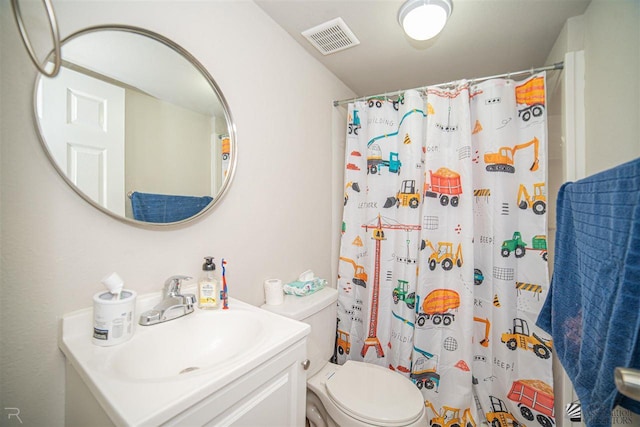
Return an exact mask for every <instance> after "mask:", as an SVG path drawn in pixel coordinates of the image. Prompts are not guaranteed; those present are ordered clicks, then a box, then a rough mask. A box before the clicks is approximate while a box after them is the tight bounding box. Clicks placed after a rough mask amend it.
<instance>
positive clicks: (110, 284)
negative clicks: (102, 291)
mask: <svg viewBox="0 0 640 427" xmlns="http://www.w3.org/2000/svg"><path fill="white" fill-rule="evenodd" d="M100 282H101V283H102V284H103V285H105V286H106V288H107V289H108V290H109V292H111V294H112V295H113V296H114V299H116V300H119V299H120V293H121V292H122V288H123V286H124V282H123V281H122V278H121V277H120V276H119V275H118V273H116V272H115V271H114V272H113V273H111V274H109V275H107V276H105V277H103V278H102V280H101V281H100Z"/></svg>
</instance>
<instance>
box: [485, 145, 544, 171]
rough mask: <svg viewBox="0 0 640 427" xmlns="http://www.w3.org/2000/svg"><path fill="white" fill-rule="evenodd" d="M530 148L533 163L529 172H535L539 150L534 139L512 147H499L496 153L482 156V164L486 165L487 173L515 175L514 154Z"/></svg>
mask: <svg viewBox="0 0 640 427" xmlns="http://www.w3.org/2000/svg"><path fill="white" fill-rule="evenodd" d="M531 146H533V163H532V164H531V167H530V168H529V170H530V171H531V172H535V171H537V170H538V166H539V158H538V150H539V148H540V141H538V138H536V137H534V138H533V139H532V140H531V141H528V142H525V143H523V144H518V145H515V146H513V147H500V148H499V149H498V152H497V153H486V154H485V155H484V162H485V163H486V164H487V167H486V169H487V171H489V172H507V173H515V171H516V168H515V166H514V157H515V155H516V153H517V152H518V151H520V150H523V149H525V148H528V147H531Z"/></svg>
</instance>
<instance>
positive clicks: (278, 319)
mask: <svg viewBox="0 0 640 427" xmlns="http://www.w3.org/2000/svg"><path fill="white" fill-rule="evenodd" d="M183 289H184V291H185V292H193V291H195V289H193V290H190V289H188V288H186V289H185V288H183ZM159 300H160V295H159V293H158V294H153V295H147V296H139V297H138V302H137V305H136V316H137V315H139V314H140V313H142V312H143V311H145V310H148V309H150V308H152V307H153V306H154V305H155V304H157V303H158V302H159ZM229 307H230V308H229V309H228V310H199V309H196V310H195V311H194V312H193V313H191V314H188V315H186V316H183V317H180V318H177V319H174V320H170V321H168V322H164V323H160V324H156V325H152V326H140V325H136V329H135V332H134V334H133V337H132V338H131V339H130V340H129V341H126V342H124V343H121V344H118V345H115V346H111V347H101V346H97V345H94V344H93V343H92V339H91V334H92V331H93V310H92V309H91V308H87V309H84V310H79V311H76V312H73V313H68V314H66V315H64V316H63V317H62V319H61V321H60V332H59V339H58V346H59V347H60V349H61V350H62V352H63V353H64V355H65V357H66V359H67V362H68V367H67V369H70V368H71V369H73V370H74V371H75V372H77V374H78V376H79V377H80V379H81V380H82V382H83V383H84V384H85V385H86V387H87V388H88V389H89V391H90V392H91V394H92V395H93V397H94V398H95V400H97V401H98V402H99V404H100V406H101V407H102V408H103V410H104V412H105V413H106V414H107V416H108V417H109V418H110V419H111V421H112V422H113V423H114V424H115V425H123V426H125V425H126V426H157V425H161V424H164V423H165V422H167V420H169V419H171V418H172V417H176V416H178V414H181V413H183V412H184V411H186V410H187V409H188V408H190V407H192V406H193V405H195V404H196V403H198V402H200V401H202V400H203V399H205V398H208V396H211V395H213V394H215V393H218V392H219V393H222V395H225V391H226V390H228V389H229V388H232V387H233V384H234V383H235V382H236V381H239V380H240V379H241V378H246V376H247V375H250V373H251V372H252V370H253V369H255V368H257V367H262V366H266V365H269V364H270V363H271V362H272V361H273V360H279V359H278V357H279V355H280V354H281V353H282V352H283V351H285V350H287V349H289V348H291V347H292V346H294V345H299V343H300V342H301V341H302V340H304V339H305V337H306V336H307V335H308V333H309V326H308V325H306V324H304V323H301V322H296V321H294V320H291V319H287V318H285V317H282V316H278V315H276V314H274V313H270V312H268V311H266V310H261V309H259V308H258V307H255V306H252V305H250V304H246V303H244V302H242V301H239V300H237V299H234V298H230V299H229ZM69 365H70V366H69Z"/></svg>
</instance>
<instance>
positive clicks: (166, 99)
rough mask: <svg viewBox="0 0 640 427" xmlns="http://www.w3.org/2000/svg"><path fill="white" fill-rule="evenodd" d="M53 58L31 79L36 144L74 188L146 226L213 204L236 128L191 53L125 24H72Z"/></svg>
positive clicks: (229, 163)
mask: <svg viewBox="0 0 640 427" xmlns="http://www.w3.org/2000/svg"><path fill="white" fill-rule="evenodd" d="M62 56H63V67H62V69H61V72H60V75H59V76H57V77H55V78H46V77H43V76H39V77H38V79H37V83H36V84H37V85H36V98H35V101H36V102H35V111H36V118H37V121H38V126H39V131H40V136H41V141H42V143H43V147H44V148H45V151H46V152H47V154H48V155H49V158H50V159H51V160H52V162H53V163H54V166H55V167H56V169H57V170H58V172H59V173H60V175H61V176H62V177H63V178H64V179H65V181H66V182H67V183H68V184H69V185H71V187H72V188H73V189H74V190H75V191H76V192H78V194H80V195H81V196H82V197H84V198H85V199H86V200H87V201H89V202H90V203H91V204H92V205H94V206H95V207H97V208H99V209H100V210H102V211H104V212H106V213H108V214H110V215H112V216H115V217H116V218H119V219H121V220H124V221H126V222H133V223H140V222H143V223H145V224H154V225H164V224H175V223H181V222H185V221H188V220H190V219H192V218H195V217H198V216H199V215H201V214H202V213H203V212H205V211H207V210H208V209H210V208H211V207H212V206H213V205H214V204H215V203H217V202H218V201H219V199H220V198H221V197H222V195H223V194H224V192H225V191H226V189H227V188H228V186H229V183H230V180H231V178H232V175H233V169H234V167H235V162H236V156H235V152H236V150H235V132H234V130H235V128H234V125H233V122H232V120H231V116H230V113H229V110H228V107H227V105H226V102H225V100H224V97H223V96H222V93H221V92H220V90H219V88H218V87H217V85H216V83H215V82H214V81H213V78H212V77H211V76H210V75H209V74H208V72H207V71H206V69H204V67H203V66H202V65H201V64H200V63H199V62H198V61H197V60H196V59H195V58H193V57H192V56H191V55H190V54H189V53H188V52H186V51H185V50H184V49H182V48H181V47H179V46H177V45H175V44H174V43H173V42H171V41H170V40H168V39H166V38H164V37H163V36H160V35H158V34H156V33H152V32H149V31H147V30H143V29H140V28H135V27H124V26H101V27H92V28H88V29H85V30H82V31H79V32H78V33H75V34H73V35H71V36H70V37H68V38H67V39H65V40H63V47H62ZM132 196H133V197H132Z"/></svg>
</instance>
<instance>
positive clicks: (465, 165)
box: [336, 73, 555, 427]
mask: <svg viewBox="0 0 640 427" xmlns="http://www.w3.org/2000/svg"><path fill="white" fill-rule="evenodd" d="M544 85H545V75H544V73H541V74H537V75H534V76H532V77H530V78H529V79H526V80H524V81H520V82H515V81H513V80H509V79H495V80H489V81H486V82H483V83H479V84H470V83H468V82H465V81H461V82H459V83H457V84H456V85H453V86H452V87H448V88H444V89H443V88H438V87H433V88H429V89H428V90H427V91H426V96H423V94H420V93H418V92H417V91H415V90H409V91H407V92H405V93H404V95H403V96H401V97H400V98H399V99H397V100H391V99H386V98H382V97H381V98H371V99H369V100H367V101H358V102H355V103H351V104H349V106H348V124H347V125H348V126H347V127H348V129H347V141H346V152H345V182H344V184H345V185H344V205H345V206H344V214H343V222H342V237H341V248H340V261H339V268H338V291H339V298H338V328H337V336H336V350H337V358H338V363H344V362H345V361H346V360H347V359H351V360H359V361H365V362H369V363H375V364H378V365H382V366H386V367H388V368H390V369H392V370H395V371H397V372H399V373H401V374H402V375H405V376H406V377H408V378H409V379H410V380H411V381H413V382H414V383H415V385H416V387H418V388H419V389H420V390H421V392H422V395H423V396H424V399H425V406H426V407H427V416H428V418H429V420H430V421H431V423H433V424H439V425H441V426H443V425H452V424H455V423H458V424H460V425H463V426H472V425H474V424H479V422H480V421H481V420H482V419H484V418H486V419H487V421H488V422H489V423H490V424H493V425H498V424H497V423H500V424H499V425H503V426H506V425H507V424H511V423H512V422H513V421H517V422H518V423H520V424H527V425H529V426H530V425H532V421H533V420H535V422H537V423H539V424H540V425H542V426H543V427H547V426H551V425H552V424H553V423H554V415H555V414H554V413H553V391H552V371H551V353H552V351H553V345H552V342H551V340H550V338H549V337H547V336H545V334H544V333H543V332H541V331H540V330H539V329H538V328H537V327H536V326H535V320H536V317H537V313H538V311H539V310H540V308H541V305H542V303H543V302H544V298H545V296H546V292H547V289H548V283H549V279H548V270H547V246H546V226H547V224H546V205H547V201H546V188H545V183H546V135H547V132H546V110H545V87H544ZM452 420H453V421H452Z"/></svg>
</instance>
